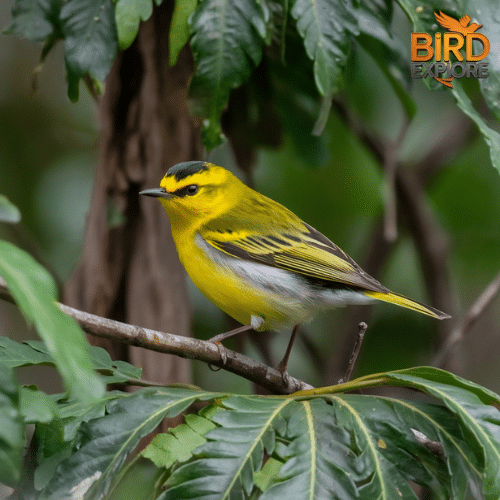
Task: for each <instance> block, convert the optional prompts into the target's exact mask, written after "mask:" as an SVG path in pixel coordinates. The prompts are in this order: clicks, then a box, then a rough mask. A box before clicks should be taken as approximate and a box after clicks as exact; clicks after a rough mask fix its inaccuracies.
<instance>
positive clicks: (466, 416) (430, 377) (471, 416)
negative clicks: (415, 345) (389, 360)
mask: <svg viewBox="0 0 500 500" xmlns="http://www.w3.org/2000/svg"><path fill="white" fill-rule="evenodd" d="M410 373H412V372H410ZM413 373H415V371H414V372H413ZM416 373H417V375H418V376H413V375H412V374H405V373H401V372H400V373H393V374H390V375H389V376H390V378H391V379H394V380H400V381H404V382H405V383H406V384H408V385H410V384H411V385H412V386H413V387H416V388H418V389H420V390H421V391H424V392H426V393H427V394H430V395H431V396H434V397H436V398H438V399H439V400H441V401H442V402H443V403H444V404H445V405H446V406H447V408H449V409H450V410H451V411H452V412H453V413H455V414H456V416H457V418H458V422H459V424H460V426H461V428H462V432H463V433H464V436H466V438H467V440H468V445H469V448H470V449H471V450H472V452H473V453H474V454H475V456H476V458H477V459H478V461H479V463H480V464H481V466H483V467H484V486H483V493H484V495H485V498H487V499H494V498H499V497H500V412H499V411H498V408H497V407H495V406H489V405H491V404H493V403H495V404H496V405H499V404H500V396H498V395H496V394H495V393H493V392H491V391H487V390H484V389H483V388H481V387H480V386H478V385H476V384H473V383H472V382H468V381H466V380H464V379H461V378H460V377H456V376H454V375H451V374H448V373H446V372H441V373H439V372H438V373H435V372H433V371H426V370H424V369H422V370H421V371H417V372H416ZM423 377H425V380H424V381H422V378H423Z"/></svg>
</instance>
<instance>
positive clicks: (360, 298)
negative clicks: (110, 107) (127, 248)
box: [142, 162, 449, 330]
mask: <svg viewBox="0 0 500 500" xmlns="http://www.w3.org/2000/svg"><path fill="white" fill-rule="evenodd" d="M160 186H161V187H160V188H159V189H148V190H146V191H143V192H142V194H145V195H148V196H154V197H157V198H158V199H159V200H160V202H161V203H162V205H163V206H164V208H165V210H166V211H167V214H168V217H169V219H170V224H171V229H172V236H173V239H174V242H175V245H176V248H177V252H178V254H179V258H180V260H181V262H182V264H183V265H184V267H185V268H186V271H187V273H188V274H189V276H190V277H191V279H192V280H193V282H194V283H195V284H196V285H197V286H198V288H199V289H200V290H201V291H202V292H203V293H204V294H205V295H206V296H207V297H208V298H209V299H210V300H212V301H213V302H214V303H215V304H216V305H217V306H218V307H220V308H221V309H222V310H223V311H225V312H226V313H228V314H229V315H230V316H232V317H234V318H235V319H237V320H238V321H240V322H241V323H243V324H244V325H252V327H254V328H257V329H259V330H268V329H275V328H280V327H282V326H286V325H297V324H299V323H302V322H304V321H307V320H309V319H311V318H312V317H313V316H314V315H316V314H317V313H318V312H319V311H321V310H323V309H328V308H332V307H338V306H341V305H346V304H359V303H370V302H373V301H374V300H375V299H376V300H382V301H385V302H390V303H393V304H397V305H399V306H402V307H406V308H409V309H413V310H414V311H418V312H421V313H423V314H427V315H429V316H433V317H435V318H438V319H443V318H447V317H449V316H448V315H447V314H445V313H442V312H441V311H438V310H436V309H434V308H432V307H430V306H426V305H423V304H420V303H419V302H416V301H413V300H411V299H408V298H406V297H403V296H402V295H398V294H395V293H393V292H391V291H389V290H388V289H387V288H385V287H384V286H383V285H381V284H380V283H379V282H378V281H377V280H375V279H374V278H372V277H371V276H369V275H368V274H367V273H365V272H364V271H363V270H362V269H361V268H360V267H359V266H358V265H357V264H356V263H355V262H354V261H353V260H352V259H351V258H350V257H349V256H348V255H347V254H346V253H345V252H343V251H342V250H341V249H340V248H339V247H337V246H336V245H335V244H334V243H332V242H331V241H330V240H329V239H328V238H326V237H325V236H324V235H323V234H321V233H320V232H319V231H317V230H315V229H314V228H312V227H311V226H309V225H308V224H306V223H305V222H303V221H302V220H300V219H299V218H298V217H297V216H296V215H295V214H294V213H292V212H291V211H290V210H288V209H287V208H285V207H284V206H283V205H280V204H279V203H277V202H275V201H273V200H271V199H269V198H267V197H265V196H263V195H261V194H260V193H258V192H256V191H254V190H253V189H250V188H249V187H247V186H246V185H245V184H243V183H242V182H240V181H239V180H238V179H237V178H236V177H235V176H234V175H233V174H231V173H230V172H229V171H228V170H226V169H224V168H222V167H219V166H216V165H213V164H211V163H206V162H185V163H180V164H178V165H175V166H174V167H172V168H171V169H170V170H169V171H168V172H167V173H166V175H165V177H164V178H163V179H162V181H161V183H160Z"/></svg>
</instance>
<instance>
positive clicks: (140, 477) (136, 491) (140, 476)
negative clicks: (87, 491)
mask: <svg viewBox="0 0 500 500" xmlns="http://www.w3.org/2000/svg"><path fill="white" fill-rule="evenodd" d="M166 474H167V472H166V471H165V469H159V468H157V467H156V466H155V465H154V464H153V463H152V462H151V461H150V460H147V459H146V458H144V457H142V456H140V455H139V456H137V457H136V458H135V459H134V460H132V462H130V464H129V465H127V467H125V468H124V470H123V473H122V474H121V475H120V477H119V478H118V480H117V482H116V483H115V484H114V485H113V488H112V490H111V491H110V492H109V494H108V495H107V496H106V500H152V499H154V498H157V497H158V495H159V494H160V493H161V484H162V483H163V482H164V479H163V478H164V476H165V475H166Z"/></svg>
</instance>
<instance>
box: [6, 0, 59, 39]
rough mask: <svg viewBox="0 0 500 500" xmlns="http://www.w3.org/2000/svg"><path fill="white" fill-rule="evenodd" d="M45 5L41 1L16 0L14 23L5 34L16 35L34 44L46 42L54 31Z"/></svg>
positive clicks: (13, 11)
mask: <svg viewBox="0 0 500 500" xmlns="http://www.w3.org/2000/svg"><path fill="white" fill-rule="evenodd" d="M44 4H45V2H41V1H39V0H14V2H13V5H12V18H13V21H12V23H11V24H10V25H9V26H8V27H7V28H6V30H5V31H4V33H5V34H11V33H15V34H17V35H20V36H23V37H24V38H27V39H28V40H32V41H34V42H42V41H44V40H45V39H46V38H47V37H48V36H49V35H50V34H51V33H52V31H53V29H54V27H53V25H52V23H51V21H50V19H49V18H48V16H47V10H46V8H44V7H46V5H44Z"/></svg>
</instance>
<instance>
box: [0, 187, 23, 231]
mask: <svg viewBox="0 0 500 500" xmlns="http://www.w3.org/2000/svg"><path fill="white" fill-rule="evenodd" d="M20 221H21V212H20V211H19V209H18V208H17V207H16V206H15V205H14V204H13V203H11V202H10V201H9V199H8V198H7V196H5V195H3V194H0V222H9V223H10V224H17V223H18V222H20Z"/></svg>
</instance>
